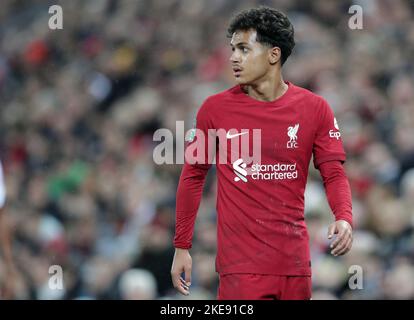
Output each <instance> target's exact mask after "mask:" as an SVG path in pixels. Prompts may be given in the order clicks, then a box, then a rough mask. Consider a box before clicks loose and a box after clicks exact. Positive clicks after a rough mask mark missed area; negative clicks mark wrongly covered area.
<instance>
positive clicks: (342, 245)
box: [328, 220, 353, 257]
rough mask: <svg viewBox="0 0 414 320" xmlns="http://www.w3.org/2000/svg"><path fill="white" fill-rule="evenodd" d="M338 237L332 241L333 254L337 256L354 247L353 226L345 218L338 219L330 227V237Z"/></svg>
mask: <svg viewBox="0 0 414 320" xmlns="http://www.w3.org/2000/svg"><path fill="white" fill-rule="evenodd" d="M334 234H337V237H336V239H335V240H334V241H332V243H331V246H330V247H331V254H332V255H334V256H335V257H337V256H342V255H344V254H346V253H347V252H348V251H349V250H351V247H352V240H353V237H352V227H351V225H350V224H349V223H348V222H347V221H345V220H338V221H335V222H334V223H332V224H331V225H330V226H329V229H328V239H332V237H333V235H334Z"/></svg>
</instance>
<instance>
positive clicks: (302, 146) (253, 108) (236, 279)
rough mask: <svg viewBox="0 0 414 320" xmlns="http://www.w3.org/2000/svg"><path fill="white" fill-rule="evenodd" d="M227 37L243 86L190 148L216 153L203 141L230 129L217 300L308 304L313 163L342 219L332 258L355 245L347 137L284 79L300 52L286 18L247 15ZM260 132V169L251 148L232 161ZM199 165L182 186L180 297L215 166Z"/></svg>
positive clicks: (222, 172) (206, 119) (215, 101)
mask: <svg viewBox="0 0 414 320" xmlns="http://www.w3.org/2000/svg"><path fill="white" fill-rule="evenodd" d="M228 32H229V37H231V43H230V44H231V47H232V50H233V54H232V55H231V58H230V61H231V64H232V67H233V71H234V76H235V78H236V82H237V85H236V86H234V87H233V88H231V89H229V90H227V91H224V92H222V93H219V94H217V95H214V96H211V97H209V98H208V99H207V100H206V101H205V102H204V104H203V105H202V106H201V108H200V110H199V111H198V114H197V119H196V128H197V131H196V132H197V133H196V134H195V139H189V140H190V143H189V144H188V145H187V148H189V147H194V144H195V146H197V144H200V145H201V144H202V145H208V147H206V149H205V152H206V153H208V152H210V151H211V150H210V149H211V145H210V144H208V143H207V142H206V143H205V144H204V142H203V141H202V138H203V136H206V137H207V136H209V135H210V136H211V133H210V132H211V129H224V130H225V132H227V134H226V138H227V141H225V142H224V143H225V144H228V145H227V147H228V148H227V150H226V151H227V154H226V156H227V159H228V158H231V159H233V160H231V161H230V162H227V163H220V162H219V161H217V160H216V163H217V164H216V166H217V183H218V188H217V193H218V194H217V229H218V230H217V236H218V243H217V246H218V248H217V258H216V270H217V272H218V273H219V290H218V299H310V298H311V261H310V254H309V237H308V233H307V229H306V225H305V221H304V191H305V185H306V180H307V176H308V167H309V163H310V161H311V157H312V155H313V157H314V158H313V162H314V165H315V167H316V168H317V169H319V171H320V173H321V176H322V178H323V182H324V186H325V190H326V194H327V198H328V202H329V204H330V207H331V209H332V211H333V213H334V216H335V222H334V223H333V224H332V225H330V226H329V228H328V238H329V239H331V238H332V237H333V235H334V234H337V237H336V238H335V239H334V240H333V242H332V243H331V248H332V251H331V253H332V254H333V255H334V256H339V255H343V254H345V253H347V252H348V251H349V250H350V248H351V245H352V204H351V193H350V187H349V183H348V180H347V177H346V175H345V172H344V168H343V162H344V161H345V153H344V150H343V145H342V141H341V138H340V132H339V128H338V125H337V122H336V119H335V118H334V115H333V112H332V110H331V108H330V107H329V106H328V104H327V102H326V101H325V100H324V99H323V98H321V97H319V96H317V95H315V94H313V93H311V92H310V91H308V90H305V89H303V88H300V87H298V86H295V85H294V84H292V83H290V82H287V81H284V80H283V78H282V74H281V68H282V65H283V64H284V63H285V61H286V59H287V58H288V57H289V55H290V54H291V52H292V49H293V47H294V45H295V42H294V30H293V27H292V25H291V23H290V22H289V20H288V18H287V17H286V15H284V14H283V13H281V12H279V11H277V10H274V9H271V8H266V7H261V8H259V9H251V10H247V11H243V12H242V13H240V14H239V15H237V16H236V17H235V18H234V19H233V21H232V22H231V24H230V27H229V29H228ZM256 129H260V130H261V131H260V139H261V140H260V146H261V148H260V163H255V162H254V159H253V161H250V163H249V160H251V159H248V156H247V155H248V154H250V152H251V150H252V148H249V153H248V154H247V155H246V154H244V155H243V154H242V153H241V154H240V153H239V151H236V158H237V157H238V156H240V158H239V159H237V160H234V159H235V157H234V150H231V145H232V143H233V140H234V139H240V141H242V140H243V139H247V140H248V141H249V142H253V143H255V142H257V141H255V140H254V139H252V138H251V137H249V136H252V133H254V130H256ZM209 130H210V131H209ZM246 137H247V138H246ZM256 140H257V139H256ZM219 141H220V143H222V139H219ZM250 145H251V144H250ZM214 148H216V150H219V152H220V151H222V150H223V149H226V148H223V146H217V145H216V146H214ZM197 150H199V149H197ZM205 158H206V160H209V159H210V158H208V157H207V156H205ZM207 158H208V159H207ZM198 159H199V158H198ZM186 160H187V159H186ZM193 162H194V161H193ZM193 162H190V161H186V163H185V164H184V167H183V170H182V173H181V177H180V182H179V185H178V190H177V207H176V234H175V238H174V246H175V248H176V251H175V255H174V261H173V264H172V269H171V275H172V281H173V284H174V287H175V288H176V289H177V290H178V291H179V292H180V293H182V294H184V295H188V294H189V286H190V284H191V266H192V260H191V256H190V253H189V249H190V248H191V244H192V236H193V228H194V223H195V218H196V214H197V210H198V207H199V204H200V200H201V195H202V190H203V185H204V180H205V177H206V174H207V171H208V169H209V168H210V166H211V161H209V162H208V163H205V162H204V163H202V161H199V160H197V161H195V163H193ZM182 273H184V274H185V277H184V279H183V278H182V277H181V274H182Z"/></svg>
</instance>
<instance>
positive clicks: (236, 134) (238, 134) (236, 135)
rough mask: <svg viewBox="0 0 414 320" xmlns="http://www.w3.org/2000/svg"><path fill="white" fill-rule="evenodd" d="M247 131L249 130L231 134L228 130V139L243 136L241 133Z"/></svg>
mask: <svg viewBox="0 0 414 320" xmlns="http://www.w3.org/2000/svg"><path fill="white" fill-rule="evenodd" d="M246 133H248V132H247V131H246V132H241V133H235V134H230V132H227V134H226V138H227V139H233V138H235V137H238V136H241V135H243V134H246Z"/></svg>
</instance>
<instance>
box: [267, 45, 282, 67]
mask: <svg viewBox="0 0 414 320" xmlns="http://www.w3.org/2000/svg"><path fill="white" fill-rule="evenodd" d="M281 58H282V51H281V50H280V48H279V47H273V48H270V49H269V63H270V64H271V65H275V64H276V63H278V61H279V60H280V59H281Z"/></svg>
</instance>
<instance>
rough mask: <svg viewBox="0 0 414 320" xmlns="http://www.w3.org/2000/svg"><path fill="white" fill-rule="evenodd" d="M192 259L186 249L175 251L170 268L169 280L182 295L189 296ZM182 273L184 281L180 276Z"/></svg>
mask: <svg viewBox="0 0 414 320" xmlns="http://www.w3.org/2000/svg"><path fill="white" fill-rule="evenodd" d="M192 264H193V262H192V259H191V255H190V252H189V251H188V250H187V249H179V248H176V249H175V254H174V260H173V263H172V267H171V279H172V283H173V285H174V288H175V289H177V291H178V292H179V293H181V294H182V295H185V296H188V295H189V294H190V286H191V268H192ZM182 273H184V275H185V276H184V279H183V278H182V276H181V274H182Z"/></svg>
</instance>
